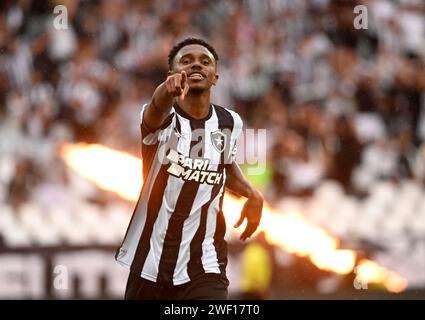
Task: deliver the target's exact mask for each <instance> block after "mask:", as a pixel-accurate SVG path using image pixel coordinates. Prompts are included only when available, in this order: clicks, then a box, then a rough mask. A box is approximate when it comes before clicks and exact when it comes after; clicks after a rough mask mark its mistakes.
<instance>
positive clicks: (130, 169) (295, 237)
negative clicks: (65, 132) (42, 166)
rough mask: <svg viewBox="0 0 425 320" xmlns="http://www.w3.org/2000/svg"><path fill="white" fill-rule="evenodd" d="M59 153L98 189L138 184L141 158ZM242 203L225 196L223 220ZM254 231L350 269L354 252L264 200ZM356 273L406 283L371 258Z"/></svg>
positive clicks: (133, 197)
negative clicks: (224, 216)
mask: <svg viewBox="0 0 425 320" xmlns="http://www.w3.org/2000/svg"><path fill="white" fill-rule="evenodd" d="M61 156H62V158H63V159H64V160H65V162H66V164H67V165H68V166H69V167H70V168H72V169H73V170H74V171H75V172H77V173H78V174H79V175H81V176H82V177H84V178H86V179H88V180H90V181H92V182H94V183H95V184H96V185H97V186H98V187H99V188H101V189H103V190H108V191H112V192H115V193H116V194H118V195H119V196H120V197H122V198H124V199H126V200H129V201H137V199H138V196H139V192H140V189H141V186H142V183H143V178H142V161H141V160H140V159H138V158H136V157H133V156H131V155H129V154H127V153H124V152H119V151H116V150H113V149H110V148H107V147H105V146H102V145H97V144H75V145H69V144H68V145H64V146H63V147H62V149H61ZM244 202H245V200H244V199H242V198H236V197H234V196H231V195H229V194H226V195H225V199H224V201H223V211H224V213H225V214H226V219H227V221H232V222H236V221H237V220H238V219H239V215H240V212H241V210H242V206H243V204H244ZM229 229H230V228H229ZM243 229H244V228H243V226H241V227H239V228H238V229H234V228H231V230H232V231H233V232H237V233H238V234H239V233H241V232H242V230H243ZM258 230H262V231H264V233H265V236H266V238H267V240H268V241H269V242H270V243H271V244H274V245H277V246H279V247H280V248H282V249H283V250H286V251H287V252H289V253H292V254H295V255H297V256H301V257H305V256H306V257H308V258H309V259H310V260H311V262H312V263H314V264H315V265H316V266H317V267H318V268H320V269H322V270H326V271H331V272H335V273H339V274H348V273H350V272H353V270H354V267H355V261H356V253H355V252H354V251H352V250H343V249H338V246H339V241H338V240H337V239H336V238H335V237H333V236H332V235H330V234H329V233H328V232H326V231H325V230H323V229H322V228H319V227H317V226H315V225H313V224H312V223H311V222H309V221H307V220H305V219H304V218H303V217H302V216H301V215H299V214H294V213H291V214H288V213H285V214H283V213H281V212H279V211H277V210H275V209H274V208H272V207H271V206H269V205H268V204H267V203H265V204H264V209H263V217H262V220H261V224H260V226H259V228H258ZM356 273H357V278H356V279H358V280H359V281H360V282H362V283H365V282H366V283H373V282H376V283H383V284H384V285H385V287H386V288H387V289H388V290H389V291H391V292H401V291H403V290H404V289H405V288H406V287H407V281H406V280H405V279H404V278H402V277H401V276H399V275H397V274H395V273H394V272H391V271H389V270H387V269H385V268H384V267H381V266H379V265H378V264H377V263H375V262H373V261H370V260H362V261H361V262H360V264H359V265H358V266H357V268H356Z"/></svg>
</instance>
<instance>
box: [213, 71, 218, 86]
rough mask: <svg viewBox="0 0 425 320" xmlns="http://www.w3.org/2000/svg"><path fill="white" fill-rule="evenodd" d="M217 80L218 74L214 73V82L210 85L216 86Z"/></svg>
mask: <svg viewBox="0 0 425 320" xmlns="http://www.w3.org/2000/svg"><path fill="white" fill-rule="evenodd" d="M218 78H219V75H218V73H216V74H215V77H214V81H212V84H213V85H216V84H217V81H218Z"/></svg>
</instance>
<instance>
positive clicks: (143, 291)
mask: <svg viewBox="0 0 425 320" xmlns="http://www.w3.org/2000/svg"><path fill="white" fill-rule="evenodd" d="M228 286H229V281H228V280H227V278H226V277H225V276H224V275H221V274H216V273H205V274H203V275H201V276H199V277H197V278H196V279H194V280H192V281H190V282H188V283H184V284H181V285H177V286H173V285H163V284H159V283H156V282H152V281H149V280H146V279H144V278H141V277H140V276H135V275H134V274H132V273H131V272H130V275H129V277H128V282H127V288H126V290H125V299H126V300H226V299H227V288H228Z"/></svg>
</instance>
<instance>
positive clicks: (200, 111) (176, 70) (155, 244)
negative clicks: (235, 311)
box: [116, 38, 263, 300]
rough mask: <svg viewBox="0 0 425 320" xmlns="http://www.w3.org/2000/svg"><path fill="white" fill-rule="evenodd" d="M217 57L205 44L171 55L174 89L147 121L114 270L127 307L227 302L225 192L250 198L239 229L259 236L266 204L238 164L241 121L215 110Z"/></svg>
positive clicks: (144, 115) (162, 92)
mask: <svg viewBox="0 0 425 320" xmlns="http://www.w3.org/2000/svg"><path fill="white" fill-rule="evenodd" d="M217 61H218V55H217V53H216V51H215V49H214V48H213V47H212V46H211V45H209V44H208V43H207V42H205V41H203V40H202V39H196V38H188V39H185V40H184V41H182V42H180V43H178V44H177V45H176V46H174V47H173V48H172V50H171V51H170V53H169V56H168V64H169V71H168V77H167V79H166V80H165V81H164V82H163V83H161V84H160V85H159V86H158V87H157V88H156V90H155V92H154V94H153V96H152V99H151V101H150V102H149V103H148V104H145V105H144V106H143V107H142V111H141V113H140V121H141V131H142V159H143V178H144V184H143V187H142V190H141V192H140V196H139V200H138V202H137V205H136V207H135V209H134V213H133V216H132V219H131V221H130V225H129V227H128V229H127V232H126V235H125V238H124V241H123V243H122V245H121V247H120V249H119V250H118V252H117V254H116V260H117V261H118V262H119V263H121V264H123V265H125V266H127V267H130V274H129V278H128V282H127V288H126V292H125V299H150V300H151V299H179V300H180V299H226V298H227V288H228V285H229V281H228V279H227V277H226V265H227V244H226V242H225V240H224V234H225V231H226V223H225V219H224V215H223V211H222V203H223V196H224V192H225V188H228V189H230V190H232V191H233V192H235V193H237V194H239V195H241V196H243V197H246V198H247V200H246V202H245V204H244V206H243V209H242V212H241V215H240V219H239V220H238V221H237V222H236V224H235V225H234V227H236V228H237V227H239V226H240V225H241V224H242V222H243V221H244V220H245V219H247V226H246V229H245V230H244V231H243V233H242V234H241V237H240V238H241V240H243V241H245V239H247V238H248V237H250V236H251V235H252V234H253V233H254V231H255V230H256V229H257V227H258V225H259V223H260V219H261V211H262V207H263V197H262V195H261V193H260V192H259V191H257V190H255V189H254V188H253V187H252V186H251V185H250V184H249V182H248V181H247V180H246V179H245V178H244V176H243V175H242V173H241V171H240V168H239V167H238V165H237V164H236V162H235V153H236V140H237V138H238V136H239V135H240V133H241V131H242V120H241V118H240V116H239V115H238V114H237V113H236V112H234V111H231V110H229V109H226V108H224V107H221V106H218V105H216V104H212V103H211V102H210V94H211V88H212V86H214V85H216V83H217V80H218V78H219V76H218V74H217Z"/></svg>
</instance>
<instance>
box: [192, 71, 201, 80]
mask: <svg viewBox="0 0 425 320" xmlns="http://www.w3.org/2000/svg"><path fill="white" fill-rule="evenodd" d="M204 78H205V76H204V75H203V74H202V73H200V72H194V73H191V74H190V76H189V79H194V80H202V79H204Z"/></svg>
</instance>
